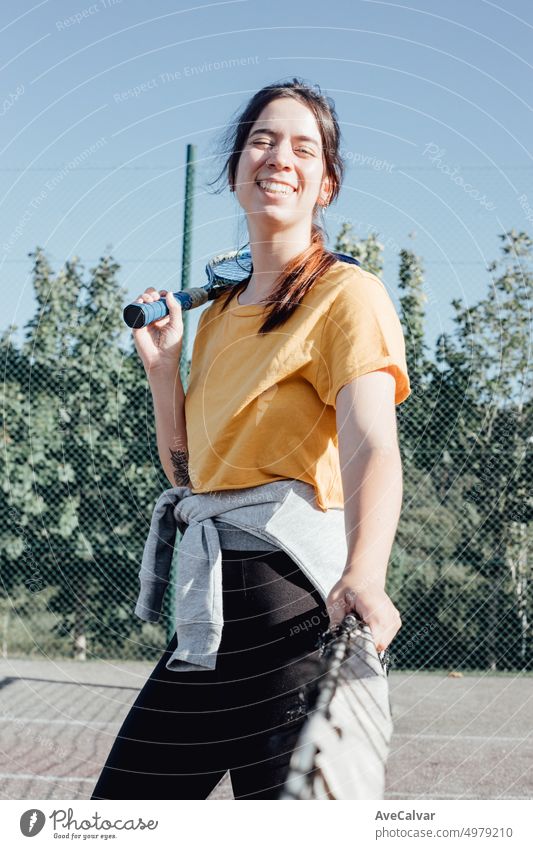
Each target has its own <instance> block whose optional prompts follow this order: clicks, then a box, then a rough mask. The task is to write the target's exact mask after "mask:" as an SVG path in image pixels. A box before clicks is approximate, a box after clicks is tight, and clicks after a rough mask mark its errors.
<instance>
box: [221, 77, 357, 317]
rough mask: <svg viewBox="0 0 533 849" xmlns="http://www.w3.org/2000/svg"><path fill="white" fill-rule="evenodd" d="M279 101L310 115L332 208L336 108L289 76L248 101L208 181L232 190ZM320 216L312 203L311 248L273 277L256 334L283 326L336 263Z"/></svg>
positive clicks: (336, 185)
mask: <svg viewBox="0 0 533 849" xmlns="http://www.w3.org/2000/svg"><path fill="white" fill-rule="evenodd" d="M279 97H292V98H293V99H294V100H298V101H299V102H300V103H303V104H304V105H305V106H307V107H308V108H309V109H311V111H312V112H313V114H314V116H315V119H316V122H317V125H318V129H319V131H320V135H321V139H322V150H323V156H324V164H325V170H326V176H327V177H329V180H330V192H329V198H328V203H331V202H332V201H334V200H335V199H336V198H337V196H338V194H339V192H340V189H341V185H342V179H343V176H344V161H343V159H342V157H341V154H340V128H339V124H338V120H337V114H336V111H335V104H334V103H333V101H332V100H331V99H330V98H329V97H327V96H325V95H323V94H322V93H321V91H320V87H319V86H310V85H307V84H306V83H305V82H303V81H302V80H300V79H298V78H296V77H293V79H292V80H291V81H288V82H280V83H273V84H271V85H267V86H265V87H264V88H262V89H260V91H258V92H257V93H256V94H254V96H253V97H252V98H251V99H250V100H249V101H248V103H247V104H246V106H245V107H244V109H242V111H241V112H240V113H239V114H238V116H237V118H236V119H235V120H234V121H232V122H231V124H230V125H229V127H228V129H227V130H226V132H225V134H224V136H223V141H222V147H223V155H224V156H225V157H226V160H225V163H224V166H223V168H222V171H221V173H220V174H219V176H218V177H217V179H216V180H215V181H213V182H218V181H219V180H220V179H221V178H223V177H224V176H225V177H226V182H227V183H228V184H229V186H230V187H231V188H233V186H234V185H235V179H236V175H237V167H238V164H239V159H240V155H241V152H242V150H243V149H244V147H245V144H246V140H247V138H248V135H249V133H250V130H251V129H252V126H253V125H254V123H255V122H256V120H257V118H258V117H259V115H260V114H261V112H262V111H263V109H264V108H265V107H266V106H267V105H268V103H270V101H271V100H275V99H277V98H279ZM210 185H212V183H211V184H210ZM223 188H224V186H223V187H222V189H219V190H218V191H219V192H220V191H222V190H223ZM319 211H320V207H319V205H318V203H317V205H316V207H315V210H314V214H313V223H312V228H311V244H310V245H309V247H308V248H306V249H305V250H304V251H302V252H301V253H300V254H297V255H296V256H295V257H293V258H292V259H291V260H290V262H288V263H287V265H285V266H284V268H283V269H282V270H281V272H280V274H279V275H278V277H277V281H276V286H275V288H274V290H273V292H272V294H271V295H270V296H269V297H268V298H266V299H265V303H267V302H273V303H272V307H271V308H270V309H269V310H268V313H267V317H266V319H265V321H264V322H263V324H262V325H261V327H260V329H259V333H268V331H269V330H272V329H273V328H274V327H278V326H279V325H281V324H283V323H284V322H285V321H287V319H288V318H289V317H290V316H291V315H292V313H293V312H294V310H295V309H296V307H297V306H298V304H299V303H300V301H301V300H302V298H303V297H304V295H305V294H306V292H308V291H309V290H310V289H311V288H312V287H313V285H314V284H315V283H316V281H317V280H318V279H319V278H320V277H321V276H322V275H323V274H325V272H326V271H327V270H328V269H329V268H330V267H331V266H332V265H333V264H334V263H335V262H336V257H335V255H334V254H333V253H332V252H331V251H328V250H327V249H326V247H325V241H326V239H325V236H326V234H325V230H324V228H323V226H321V225H320V224H319V223H318V221H317V216H318V213H319ZM251 276H252V275H251V274H250V275H249V276H248V277H247V278H246V279H245V280H243V281H242V282H241V283H238V284H237V285H235V286H233V287H232V288H231V291H230V294H229V296H228V295H225V294H224V295H221V296H220V298H221V299H222V301H223V304H222V309H225V308H226V307H227V306H228V304H229V303H230V301H231V300H232V298H234V297H236V296H237V295H238V294H239V293H240V292H242V291H243V290H244V289H245V288H246V286H247V285H248V283H249V282H250V279H251Z"/></svg>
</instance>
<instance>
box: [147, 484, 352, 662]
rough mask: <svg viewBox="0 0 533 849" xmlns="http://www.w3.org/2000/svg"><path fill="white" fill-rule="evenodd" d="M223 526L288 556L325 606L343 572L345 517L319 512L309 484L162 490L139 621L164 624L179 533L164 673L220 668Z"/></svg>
mask: <svg viewBox="0 0 533 849" xmlns="http://www.w3.org/2000/svg"><path fill="white" fill-rule="evenodd" d="M218 522H220V527H219V526H217V524H218ZM222 526H224V527H225V528H228V526H232V527H234V528H236V529H240V531H241V532H246V533H248V534H250V535H252V536H253V537H256V538H257V545H256V548H257V550H262V548H263V543H265V545H264V548H265V549H269V550H270V549H272V548H274V549H281V550H283V551H285V552H286V553H287V554H288V555H289V556H290V557H291V558H292V559H293V560H294V562H295V563H296V564H297V565H298V566H299V567H300V568H301V570H302V571H303V573H304V574H305V575H306V577H307V578H308V579H309V580H310V581H311V583H312V584H313V585H314V586H315V587H316V589H317V590H318V591H319V592H320V594H321V596H322V598H323V599H324V601H326V599H327V597H328V595H329V592H330V590H331V588H332V587H333V585H334V584H335V583H336V582H337V581H338V580H339V578H340V577H341V574H342V572H343V570H344V567H345V565H346V555H347V545H346V532H345V525H344V510H342V509H339V508H330V509H329V510H327V511H326V512H324V511H322V510H321V509H320V508H319V507H317V505H316V499H315V492H314V488H313V487H312V486H311V485H310V484H308V483H305V482H303V481H298V480H294V479H292V478H288V479H284V480H281V481H273V482H272V483H268V484H262V485H260V486H253V487H247V488H245V489H233V490H220V491H215V492H209V493H196V494H194V493H192V492H191V490H190V489H189V487H186V486H176V487H173V488H172V489H167V490H165V492H163V493H162V495H161V496H160V497H159V499H158V501H157V503H156V505H155V508H154V511H153V514H152V519H151V522H150V530H149V533H148V537H147V539H146V543H145V547H144V553H143V558H142V563H141V569H140V572H139V580H140V592H139V596H138V598H137V603H136V606H135V614H136V615H137V616H138V617H139V618H140V619H142V620H144V621H145V622H158V621H159V614H160V612H161V607H162V604H163V598H164V595H165V591H166V589H167V586H168V583H169V579H170V569H171V564H172V555H173V550H174V545H175V540H176V528H178V529H179V530H180V533H181V534H182V535H183V536H182V539H181V542H180V544H179V558H178V567H177V570H176V571H177V581H176V585H175V588H174V591H175V599H176V634H177V648H176V650H175V651H174V652H173V654H172V655H171V657H170V659H169V661H168V662H167V664H166V666H167V669H170V670H173V671H176V672H186V671H199V670H204V671H209V670H211V669H214V668H215V666H216V658H217V650H218V648H219V646H220V641H221V638H222V629H223V627H224V621H223V612H222V555H221V549H222V547H223V546H222V545H221V537H223V539H227V538H228V534H231V531H230V530H222ZM235 539H239V534H238V533H237V532H236V534H235ZM224 547H227V544H225V546H224ZM231 547H232V548H235V549H237V548H238V545H237V544H234V545H232V546H231ZM325 627H327V623H325Z"/></svg>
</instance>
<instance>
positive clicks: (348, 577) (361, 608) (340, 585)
mask: <svg viewBox="0 0 533 849" xmlns="http://www.w3.org/2000/svg"><path fill="white" fill-rule="evenodd" d="M360 583H361V582H360V581H358V580H357V578H356V576H354V575H353V574H351V573H350V572H345V573H344V574H343V575H342V577H341V578H340V580H339V581H337V583H336V584H335V586H334V587H333V588H332V590H331V592H330V594H329V596H328V599H327V602H326V607H327V609H328V613H329V618H330V625H331V627H335V626H336V625H339V624H340V622H342V620H343V619H344V617H345V616H346V615H347V614H348V613H350V612H351V611H354V610H355V611H356V612H357V613H358V614H359V616H360V618H361V619H362V620H363V621H364V622H366V624H367V625H368V626H369V628H370V630H371V631H372V637H373V639H374V642H375V644H376V649H377V650H378V652H382V651H384V650H385V649H386V648H387V646H388V645H389V644H390V643H391V642H392V640H393V639H394V637H395V636H396V634H397V633H398V631H399V630H400V628H401V627H402V620H401V618H400V613H399V611H398V610H397V609H396V607H395V606H394V604H393V603H392V601H391V600H390V598H389V596H388V595H387V593H386V592H385V590H384V589H382V588H381V587H378V586H376V585H369V586H366V587H362V588H359V584H360Z"/></svg>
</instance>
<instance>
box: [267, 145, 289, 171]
mask: <svg viewBox="0 0 533 849" xmlns="http://www.w3.org/2000/svg"><path fill="white" fill-rule="evenodd" d="M291 155H292V151H291V150H290V147H287V146H286V145H283V144H278V145H274V147H273V148H272V149H271V150H270V152H269V155H268V158H267V164H268V165H276V166H277V167H279V166H280V165H282V166H284V167H285V166H286V165H289V164H290V159H291Z"/></svg>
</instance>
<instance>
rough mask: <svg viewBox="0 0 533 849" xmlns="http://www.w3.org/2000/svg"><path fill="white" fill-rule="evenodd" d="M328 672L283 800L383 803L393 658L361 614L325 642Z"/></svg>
mask: <svg viewBox="0 0 533 849" xmlns="http://www.w3.org/2000/svg"><path fill="white" fill-rule="evenodd" d="M319 649H320V655H321V658H322V663H323V665H324V675H321V676H320V680H319V683H318V684H317V693H316V698H315V701H314V705H313V710H312V712H311V713H310V715H309V716H308V717H307V718H306V720H305V722H304V724H303V726H302V729H301V732H300V735H299V738H298V741H297V743H296V746H295V747H294V750H293V754H292V757H291V761H290V765H289V772H288V775H287V778H286V781H285V783H284V785H283V788H282V790H281V793H280V796H279V798H280V799H285V800H289V799H298V800H305V799H383V796H384V792H385V765H386V760H387V756H388V752H389V745H390V739H391V736H392V717H391V710H390V700H389V692H388V681H387V675H388V665H389V654H388V651H387V650H386V651H384V652H381V653H379V654H378V651H377V649H376V646H375V643H374V640H373V637H372V632H371V631H370V628H369V627H368V625H366V624H365V623H364V622H363V621H362V620H361V619H360V618H359V617H358V616H357V614H354V613H350V614H348V615H347V616H345V617H344V619H343V621H342V622H341V623H340V625H338V626H336V628H333V629H328V630H327V631H326V632H324V633H323V634H322V635H321V637H320V640H319Z"/></svg>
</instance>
